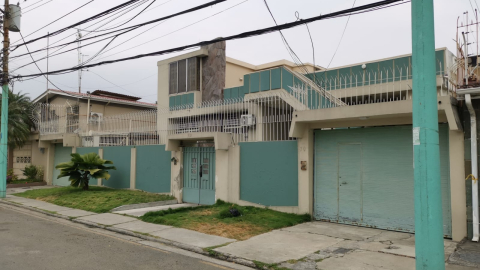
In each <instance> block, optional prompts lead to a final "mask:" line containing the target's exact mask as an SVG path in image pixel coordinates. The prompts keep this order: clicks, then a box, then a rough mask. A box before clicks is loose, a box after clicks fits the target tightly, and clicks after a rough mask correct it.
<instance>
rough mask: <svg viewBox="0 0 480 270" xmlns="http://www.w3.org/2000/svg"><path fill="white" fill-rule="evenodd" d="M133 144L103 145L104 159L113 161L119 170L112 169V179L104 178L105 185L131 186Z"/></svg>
mask: <svg viewBox="0 0 480 270" xmlns="http://www.w3.org/2000/svg"><path fill="white" fill-rule="evenodd" d="M131 148H132V146H109V147H103V148H102V149H103V159H107V160H111V161H113V166H115V167H116V168H117V170H114V171H110V172H109V173H110V175H111V177H110V179H109V180H103V185H104V186H107V187H111V188H130V167H131V163H130V162H131V156H132V153H131V150H130V149H131Z"/></svg>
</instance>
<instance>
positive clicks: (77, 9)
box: [12, 0, 94, 44]
mask: <svg viewBox="0 0 480 270" xmlns="http://www.w3.org/2000/svg"><path fill="white" fill-rule="evenodd" d="M93 1H94V0H91V1H89V2H87V3H85V4H83V5H81V6H80V7H78V8H76V9H74V10H72V11H70V12H68V13H67V14H65V15H63V16H62V17H60V18H58V19H56V20H54V21H53V22H51V23H49V24H47V25H44V26H42V27H40V28H39V29H37V30H35V31H33V32H32V33H30V34H28V35H26V36H25V37H28V36H31V35H33V34H35V33H37V32H38V31H40V30H42V29H44V28H45V27H47V26H49V25H51V24H53V23H55V22H57V21H59V20H61V19H63V18H65V17H67V16H68V15H70V14H72V13H73V12H75V11H77V10H79V9H81V8H82V7H84V6H86V5H88V4H90V3H92V2H93ZM20 40H21V39H19V40H17V41H15V42H13V43H12V44H15V43H17V42H18V41H20Z"/></svg>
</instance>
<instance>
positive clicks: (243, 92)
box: [238, 86, 248, 98]
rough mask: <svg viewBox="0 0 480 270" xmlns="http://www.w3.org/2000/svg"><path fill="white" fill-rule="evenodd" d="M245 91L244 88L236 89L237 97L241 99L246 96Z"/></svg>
mask: <svg viewBox="0 0 480 270" xmlns="http://www.w3.org/2000/svg"><path fill="white" fill-rule="evenodd" d="M245 90H246V88H245V87H244V86H240V87H238V96H239V97H241V98H245V94H248V93H245Z"/></svg>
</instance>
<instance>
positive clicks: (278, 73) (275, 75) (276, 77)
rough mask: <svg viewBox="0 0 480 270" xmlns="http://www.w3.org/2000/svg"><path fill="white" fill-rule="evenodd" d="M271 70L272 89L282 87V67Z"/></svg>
mask: <svg viewBox="0 0 480 270" xmlns="http://www.w3.org/2000/svg"><path fill="white" fill-rule="evenodd" d="M270 72H271V80H272V86H271V89H272V90H274V89H280V88H282V69H281V68H275V69H272V70H271V71H270Z"/></svg>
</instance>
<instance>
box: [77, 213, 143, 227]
mask: <svg viewBox="0 0 480 270" xmlns="http://www.w3.org/2000/svg"><path fill="white" fill-rule="evenodd" d="M78 219H80V220H85V221H90V222H95V223H99V224H104V225H115V224H120V223H125V222H131V221H135V220H136V219H135V218H132V217H125V216H121V215H116V214H111V213H105V214H98V215H92V216H85V217H79V218H78Z"/></svg>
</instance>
